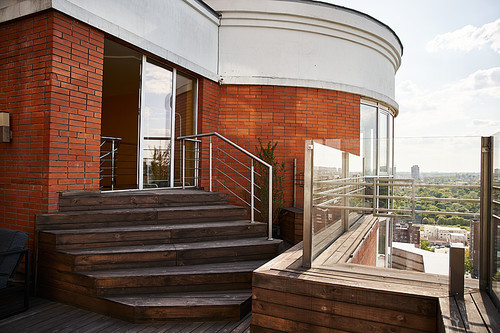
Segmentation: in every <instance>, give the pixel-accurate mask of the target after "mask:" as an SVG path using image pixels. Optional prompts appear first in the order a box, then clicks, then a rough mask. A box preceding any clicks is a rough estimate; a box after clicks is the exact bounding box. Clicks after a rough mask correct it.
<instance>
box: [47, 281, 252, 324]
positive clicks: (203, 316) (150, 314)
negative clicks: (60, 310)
mask: <svg viewBox="0 0 500 333" xmlns="http://www.w3.org/2000/svg"><path fill="white" fill-rule="evenodd" d="M39 287H40V288H39V289H40V296H42V297H45V298H48V299H56V300H58V301H60V302H64V303H67V304H71V305H75V306H78V307H81V308H84V309H88V310H90V311H93V312H97V313H101V314H104V315H107V316H112V317H115V318H119V319H122V320H125V321H131V322H134V323H147V322H158V321H173V322H175V321H193V322H203V321H238V320H240V319H241V317H242V316H243V314H245V313H248V312H249V311H250V309H251V298H248V300H246V301H244V302H243V303H241V304H233V305H226V306H220V305H219V306H202V307H200V306H196V305H192V306H171V307H162V306H157V307H155V306H141V307H133V306H126V305H123V304H120V303H117V302H113V301H110V300H106V299H103V298H99V297H97V298H96V297H93V296H90V295H86V294H80V293H75V292H71V291H68V290H64V289H60V288H57V287H54V286H51V285H45V284H41V285H40V286H39Z"/></svg>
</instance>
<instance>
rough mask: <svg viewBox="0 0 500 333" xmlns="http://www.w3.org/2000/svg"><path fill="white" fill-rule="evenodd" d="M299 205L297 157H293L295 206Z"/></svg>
mask: <svg viewBox="0 0 500 333" xmlns="http://www.w3.org/2000/svg"><path fill="white" fill-rule="evenodd" d="M296 205H297V159H296V158H294V159H293V207H295V206H296Z"/></svg>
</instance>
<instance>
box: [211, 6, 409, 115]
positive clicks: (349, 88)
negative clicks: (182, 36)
mask: <svg viewBox="0 0 500 333" xmlns="http://www.w3.org/2000/svg"><path fill="white" fill-rule="evenodd" d="M205 2H206V3H207V4H209V5H210V6H211V7H212V8H214V9H215V10H216V11H218V12H220V13H221V14H222V16H221V26H220V29H219V37H220V42H219V43H220V61H219V74H220V75H221V76H222V78H223V82H224V83H225V84H226V83H227V84H265V85H285V86H303V87H315V88H326V89H334V90H340V91H346V92H350V93H355V94H360V95H362V96H365V97H369V98H374V99H376V100H378V101H382V102H385V103H387V104H389V105H390V106H392V107H394V108H395V109H396V110H397V103H396V102H395V101H394V91H395V74H396V71H397V69H398V68H399V66H400V63H401V55H402V52H403V49H402V45H401V42H400V41H399V39H398V37H397V36H396V35H395V33H394V32H393V31H392V30H391V29H390V28H388V27H387V26H386V25H384V24H382V23H381V22H379V21H377V20H375V19H374V18H372V17H370V16H368V15H365V14H362V13H359V12H357V11H354V10H351V9H346V8H343V7H338V6H334V5H331V4H325V3H321V2H315V1H301V0H252V1H248V0H206V1H205Z"/></svg>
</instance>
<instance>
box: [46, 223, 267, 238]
mask: <svg viewBox="0 0 500 333" xmlns="http://www.w3.org/2000/svg"><path fill="white" fill-rule="evenodd" d="M255 224H256V225H262V224H264V223H262V222H255ZM244 225H251V222H250V220H237V221H231V220H229V221H217V222H201V223H182V224H161V225H158V224H144V225H132V226H126V227H102V228H89V229H60V230H58V229H55V230H44V231H43V232H44V233H50V234H54V235H71V234H75V235H77V234H89V233H95V234H98V233H118V232H134V231H164V230H174V229H197V228H207V227H226V226H244Z"/></svg>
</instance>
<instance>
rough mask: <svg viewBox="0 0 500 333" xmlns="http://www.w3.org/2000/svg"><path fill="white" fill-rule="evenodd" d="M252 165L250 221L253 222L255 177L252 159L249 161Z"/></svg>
mask: <svg viewBox="0 0 500 333" xmlns="http://www.w3.org/2000/svg"><path fill="white" fill-rule="evenodd" d="M251 162H252V165H251V166H250V173H251V174H250V221H251V222H252V223H254V222H255V202H254V201H255V194H254V191H255V179H254V178H255V176H254V165H253V159H251Z"/></svg>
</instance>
